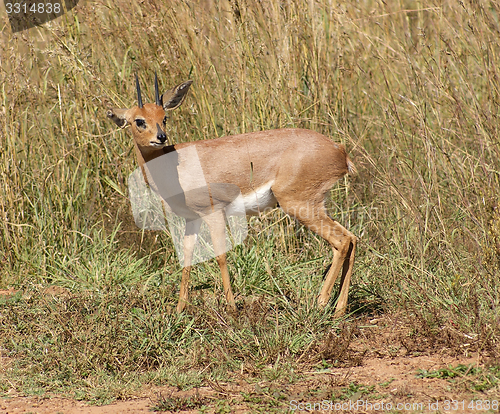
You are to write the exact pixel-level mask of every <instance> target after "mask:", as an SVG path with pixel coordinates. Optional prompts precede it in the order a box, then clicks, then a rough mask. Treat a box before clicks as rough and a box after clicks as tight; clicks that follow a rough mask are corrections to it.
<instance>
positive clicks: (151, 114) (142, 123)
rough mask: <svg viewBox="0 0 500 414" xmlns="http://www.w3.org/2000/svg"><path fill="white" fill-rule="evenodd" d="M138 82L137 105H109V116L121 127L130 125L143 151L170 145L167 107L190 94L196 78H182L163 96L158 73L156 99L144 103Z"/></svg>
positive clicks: (178, 102) (136, 78) (180, 102)
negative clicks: (167, 131) (182, 79)
mask: <svg viewBox="0 0 500 414" xmlns="http://www.w3.org/2000/svg"><path fill="white" fill-rule="evenodd" d="M135 82H136V86H137V106H134V107H132V108H130V109H110V110H109V111H108V117H109V118H111V119H112V120H113V121H114V122H115V123H116V124H117V125H118V126H119V127H124V126H127V125H130V126H131V128H132V135H133V137H134V141H135V143H136V145H137V147H138V148H139V150H140V151H141V152H142V153H143V154H144V153H148V152H151V151H154V150H157V149H159V148H163V147H164V146H166V145H168V142H167V138H168V137H167V133H166V126H167V116H166V111H169V110H172V109H175V108H178V107H179V106H180V105H181V104H182V102H183V101H184V98H185V97H186V95H187V92H188V90H189V87H190V86H191V84H192V83H193V81H190V80H189V81H186V82H183V83H181V84H179V85H177V86H176V87H174V88H173V89H170V90H168V91H166V92H165V93H164V94H163V95H161V96H160V93H159V91H158V78H157V76H156V73H155V103H154V104H150V103H147V104H143V103H142V97H141V87H140V85H139V79H138V77H137V75H135Z"/></svg>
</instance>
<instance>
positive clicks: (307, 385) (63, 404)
mask: <svg viewBox="0 0 500 414" xmlns="http://www.w3.org/2000/svg"><path fill="white" fill-rule="evenodd" d="M477 362H478V357H477V356H471V357H468V358H465V357H460V358H452V357H446V356H440V355H433V356H429V355H426V356H416V357H408V356H406V357H401V356H399V357H387V356H386V357H368V358H365V359H364V360H363V361H362V365H361V366H358V367H350V368H334V369H328V370H325V371H324V372H316V371H314V372H303V375H304V379H303V380H301V381H300V382H297V383H295V384H293V385H286V384H279V385H278V384H269V383H267V384H266V383H259V384H251V383H248V382H246V381H245V380H244V379H243V380H241V381H239V383H231V384H210V386H207V387H202V388H197V389H194V390H190V391H187V392H182V391H178V390H177V389H174V388H171V387H155V388H148V389H147V390H143V391H142V392H140V393H138V395H137V396H136V398H133V399H130V400H127V401H117V402H115V403H113V404H110V405H106V406H100V407H99V406H89V405H87V404H85V403H83V402H79V401H74V400H70V399H65V398H59V397H57V396H54V397H51V398H36V397H20V396H15V395H12V397H10V398H5V397H4V398H1V399H0V413H1V414H7V413H8V414H15V413H32V414H35V413H36V414H49V413H68V414H104V413H106V414H118V413H150V412H151V408H152V407H153V406H155V405H157V403H158V401H159V396H160V395H161V396H168V398H170V399H175V398H176V397H179V399H187V398H188V397H194V396H196V398H198V399H199V400H202V401H203V402H204V403H203V405H204V406H205V407H206V409H204V411H203V412H233V413H247V412H255V411H257V410H258V407H259V403H258V397H259V395H260V394H262V393H263V390H265V389H266V390H269V387H270V386H271V387H273V386H274V387H276V390H279V392H280V393H281V394H282V396H283V395H284V397H285V398H281V403H280V404H279V405H278V407H281V410H282V411H288V412H294V411H295V412H349V413H369V412H433V413H434V412H441V413H442V412H454V413H472V412H475V413H477V412H486V411H487V410H479V409H471V408H470V406H469V405H470V403H471V401H472V400H473V399H474V400H477V399H478V398H480V399H482V400H489V401H491V400H493V399H495V398H496V399H498V389H497V396H496V397H495V396H494V395H493V394H490V395H488V394H483V395H482V396H481V395H480V396H478V395H475V396H473V395H472V394H470V393H469V392H466V391H463V390H462V391H461V390H460V388H461V387H460V385H459V384H458V385H457V384H455V385H452V384H451V383H450V382H449V381H447V380H446V379H436V378H417V377H416V375H415V374H416V372H417V371H418V370H419V369H425V370H437V369H440V368H446V367H448V366H450V365H452V366H456V365H457V364H475V363H477ZM353 383H354V384H362V386H363V387H362V389H368V388H370V387H373V388H372V391H373V393H372V394H371V395H375V396H370V395H368V396H367V395H366V394H363V393H362V390H361V391H359V392H357V393H354V395H351V396H350V398H349V399H345V400H336V401H335V402H333V403H331V402H329V400H328V398H331V397H329V396H331V395H332V394H331V391H332V389H335V388H337V389H339V388H342V387H346V386H348V385H349V384H353ZM452 387H453V388H454V389H455V390H453V388H452ZM462 389H463V388H462ZM311 390H313V392H311ZM249 395H253V396H254V399H253V401H257V402H254V403H253V404H249V402H248V401H249V399H248V396H249ZM243 396H247V397H246V399H244V398H243ZM220 400H225V401H226V404H225V406H226V407H229V409H230V411H222V410H221V409H220V405H219V409H216V406H217V401H220ZM451 400H455V401H457V403H455V407H452V406H451V405H450V406H449V407H448V406H445V404H447V403H446V401H451ZM323 401H325V402H323ZM364 401H366V402H364ZM335 403H337V405H335ZM308 404H309V405H308ZM313 404H316V407H315V406H314V405H313ZM370 404H371V405H370ZM377 404H378V405H377ZM382 404H384V405H382ZM389 404H392V405H391V406H389ZM468 406H469V407H468ZM314 408H318V409H317V410H314ZM389 408H391V409H392V410H390V409H389ZM398 408H399V409H398ZM447 408H449V410H447ZM200 409H201V407H198V408H196V409H191V410H182V409H181V410H180V411H175V412H181V413H198V412H200ZM226 410H227V408H226ZM277 410H278V411H276V412H279V411H280V408H277ZM163 412H173V411H163ZM489 412H498V409H497V410H490V411H489Z"/></svg>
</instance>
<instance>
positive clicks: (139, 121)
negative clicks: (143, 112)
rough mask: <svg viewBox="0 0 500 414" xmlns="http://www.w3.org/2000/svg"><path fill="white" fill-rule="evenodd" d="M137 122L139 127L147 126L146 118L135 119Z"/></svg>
mask: <svg viewBox="0 0 500 414" xmlns="http://www.w3.org/2000/svg"><path fill="white" fill-rule="evenodd" d="M135 124H136V125H137V126H138V127H139V128H144V127H145V126H146V121H145V120H144V119H140V118H139V119H136V120H135Z"/></svg>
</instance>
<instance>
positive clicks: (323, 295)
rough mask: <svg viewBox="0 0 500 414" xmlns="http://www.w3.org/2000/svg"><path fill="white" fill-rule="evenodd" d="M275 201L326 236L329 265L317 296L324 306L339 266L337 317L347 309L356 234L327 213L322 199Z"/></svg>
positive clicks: (319, 233)
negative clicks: (330, 262)
mask: <svg viewBox="0 0 500 414" xmlns="http://www.w3.org/2000/svg"><path fill="white" fill-rule="evenodd" d="M278 201H279V202H280V206H281V208H282V209H283V210H284V211H285V213H287V214H289V215H291V216H293V217H295V218H296V219H297V220H298V221H299V222H300V223H302V224H304V225H305V226H307V227H308V228H309V229H310V230H312V231H314V232H315V233H316V234H318V235H319V236H321V237H322V238H323V239H325V240H326V241H327V242H328V243H329V244H330V246H331V247H332V250H333V260H332V265H331V266H330V269H329V271H328V273H327V274H326V277H325V282H324V284H323V287H322V289H321V292H320V294H319V296H318V305H319V306H320V307H324V306H326V305H327V303H328V301H329V300H330V295H331V293H332V289H333V285H334V284H335V281H336V280H337V277H338V275H339V273H340V269H341V268H342V277H341V279H340V295H339V298H338V301H337V307H336V310H335V316H336V317H339V316H342V315H343V314H344V313H345V310H346V308H347V297H348V294H349V285H350V283H351V274H352V268H353V265H354V255H355V252H356V240H357V239H356V236H354V235H353V234H352V233H351V232H350V231H348V230H347V229H345V228H344V227H343V226H342V225H340V224H339V223H338V222H336V221H334V220H332V219H331V218H330V217H329V216H328V214H327V213H326V209H325V206H324V202H323V199H321V200H318V201H316V202H314V201H313V200H308V201H304V200H299V201H298V200H291V201H286V202H285V201H281V200H279V199H278Z"/></svg>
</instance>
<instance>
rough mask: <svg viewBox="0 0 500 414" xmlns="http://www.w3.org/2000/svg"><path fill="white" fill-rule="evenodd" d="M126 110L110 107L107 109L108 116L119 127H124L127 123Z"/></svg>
mask: <svg viewBox="0 0 500 414" xmlns="http://www.w3.org/2000/svg"><path fill="white" fill-rule="evenodd" d="M127 111H128V109H118V108H114V109H110V110H109V111H108V118H111V119H112V120H113V121H114V122H115V124H116V125H118V126H119V127H124V126H126V125H127V124H128V123H129V122H128V120H127Z"/></svg>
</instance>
